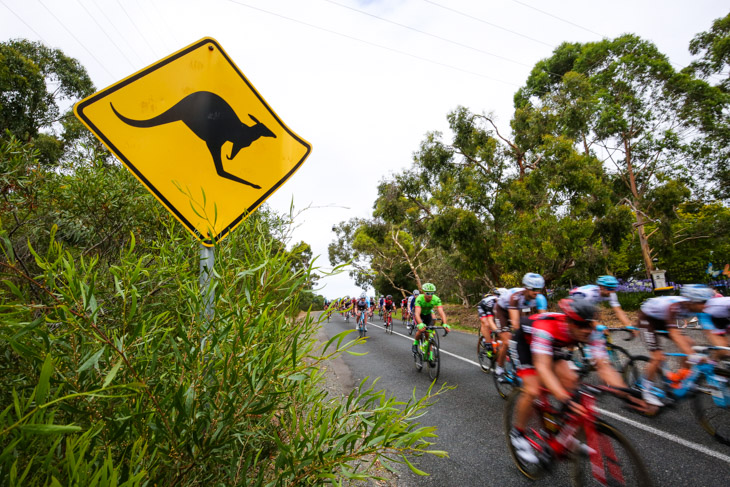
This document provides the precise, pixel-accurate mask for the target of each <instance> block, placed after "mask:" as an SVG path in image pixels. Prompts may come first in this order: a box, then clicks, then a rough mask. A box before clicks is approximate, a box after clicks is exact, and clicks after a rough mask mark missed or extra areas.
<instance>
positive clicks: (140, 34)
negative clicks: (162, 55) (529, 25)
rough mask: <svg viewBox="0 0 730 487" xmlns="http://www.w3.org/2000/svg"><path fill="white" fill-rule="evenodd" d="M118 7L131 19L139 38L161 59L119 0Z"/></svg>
mask: <svg viewBox="0 0 730 487" xmlns="http://www.w3.org/2000/svg"><path fill="white" fill-rule="evenodd" d="M117 5H119V7H120V8H121V9H122V11H123V12H124V15H126V16H127V18H128V19H129V21H130V22H132V25H133V26H134V28H135V29H136V30H137V33H138V34H139V36H140V37H141V38H142V40H143V41H144V43H145V44H147V47H149V49H150V52H151V53H153V54H154V56H155V57H159V56H158V55H157V52H156V51H155V48H154V47H152V44H150V42H149V41H148V40H147V37H145V35H144V34H143V33H142V31H141V30H140V29H139V26H138V25H137V22H135V21H134V19H133V18H132V17H131V16H130V15H129V12H127V9H126V8H124V5H122V3H121V2H120V1H119V0H117Z"/></svg>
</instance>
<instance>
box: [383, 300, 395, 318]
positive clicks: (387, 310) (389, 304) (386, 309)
mask: <svg viewBox="0 0 730 487" xmlns="http://www.w3.org/2000/svg"><path fill="white" fill-rule="evenodd" d="M393 309H395V304H394V303H393V296H391V295H390V294H388V295H387V296H386V297H385V299H384V300H383V321H384V322H385V323H387V322H388V317H389V316H390V314H391V313H392V312H393Z"/></svg>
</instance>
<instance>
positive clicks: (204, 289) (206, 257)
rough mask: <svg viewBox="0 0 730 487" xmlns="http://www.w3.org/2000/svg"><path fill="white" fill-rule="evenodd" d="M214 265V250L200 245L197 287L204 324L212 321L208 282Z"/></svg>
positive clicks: (212, 314)
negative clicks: (201, 297)
mask: <svg viewBox="0 0 730 487" xmlns="http://www.w3.org/2000/svg"><path fill="white" fill-rule="evenodd" d="M214 265H215V248H214V247H206V246H205V245H203V244H200V277H199V278H198V287H199V288H200V294H201V295H202V296H203V300H204V301H205V311H204V312H203V319H204V321H206V322H210V321H211V320H212V319H213V316H214V313H215V310H214V309H213V290H212V288H211V285H210V282H211V279H212V278H213V266H214ZM205 340H206V338H203V339H202V340H201V342H200V348H201V349H202V348H203V347H204V346H205Z"/></svg>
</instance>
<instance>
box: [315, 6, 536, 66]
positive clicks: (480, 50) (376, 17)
mask: <svg viewBox="0 0 730 487" xmlns="http://www.w3.org/2000/svg"><path fill="white" fill-rule="evenodd" d="M324 1H325V2H327V3H331V4H332V5H337V6H338V7H342V8H346V9H348V10H352V11H354V12H357V13H359V14H362V15H367V16H368V17H373V18H375V19H378V20H381V21H383V22H387V23H389V24H393V25H397V26H398V27H402V28H404V29H408V30H412V31H414V32H418V33H419V34H423V35H425V36H428V37H433V38H434V39H438V40H440V41H444V42H448V43H449V44H454V45H456V46H459V47H463V48H465V49H471V50H472V51H476V52H480V53H482V54H486V55H487V56H492V57H495V58H497V59H501V60H502V61H506V62H508V63H513V64H518V65H520V66H524V67H527V68H529V67H531V66H530V65H528V64H525V63H523V62H520V61H515V60H514V59H510V58H508V57H505V56H502V55H499V54H495V53H493V52H489V51H485V50H484V49H479V48H478V47H474V46H470V45H468V44H463V43H461V42H458V41H454V40H451V39H447V38H446V37H441V36H439V35H436V34H431V33H430V32H426V31H423V30H420V29H416V28H415V27H411V26H409V25H405V24H401V23H399V22H395V21H393V20H390V19H386V18H384V17H380V16H378V15H375V14H371V13H370V12H366V11H365V10H360V9H358V8H355V7H350V6H348V5H342V4H341V3H338V2H335V1H334V0H324Z"/></svg>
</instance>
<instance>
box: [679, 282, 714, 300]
mask: <svg viewBox="0 0 730 487" xmlns="http://www.w3.org/2000/svg"><path fill="white" fill-rule="evenodd" d="M679 294H680V296H682V297H685V298H687V299H689V300H690V301H692V302H693V303H704V302H705V301H707V300H708V299H712V297H713V296H715V291H713V290H712V289H710V288H709V287H707V286H705V285H703V284H685V285H684V286H682V289H680V291H679Z"/></svg>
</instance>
